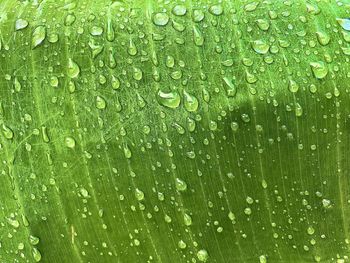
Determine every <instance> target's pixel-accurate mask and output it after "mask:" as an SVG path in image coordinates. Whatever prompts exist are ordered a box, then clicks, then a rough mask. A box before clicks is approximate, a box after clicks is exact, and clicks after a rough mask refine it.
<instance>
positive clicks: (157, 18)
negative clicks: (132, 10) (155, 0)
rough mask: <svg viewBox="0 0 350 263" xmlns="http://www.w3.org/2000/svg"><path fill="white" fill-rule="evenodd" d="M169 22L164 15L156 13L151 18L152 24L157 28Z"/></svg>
mask: <svg viewBox="0 0 350 263" xmlns="http://www.w3.org/2000/svg"><path fill="white" fill-rule="evenodd" d="M168 22H169V16H168V15H167V14H166V13H157V14H155V15H154V17H153V23H154V24H155V25H157V26H165V25H166V24H168Z"/></svg>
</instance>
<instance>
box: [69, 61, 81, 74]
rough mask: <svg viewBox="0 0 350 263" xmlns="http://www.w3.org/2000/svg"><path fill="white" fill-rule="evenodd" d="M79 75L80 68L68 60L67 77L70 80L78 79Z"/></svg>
mask: <svg viewBox="0 0 350 263" xmlns="http://www.w3.org/2000/svg"><path fill="white" fill-rule="evenodd" d="M79 73H80V68H79V66H78V64H77V63H75V62H74V61H73V60H72V59H71V58H69V59H68V71H67V75H68V77H70V78H76V77H78V75H79Z"/></svg>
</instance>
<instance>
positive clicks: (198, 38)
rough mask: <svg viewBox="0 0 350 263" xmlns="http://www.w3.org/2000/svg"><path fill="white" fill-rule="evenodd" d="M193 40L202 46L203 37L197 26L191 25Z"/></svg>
mask: <svg viewBox="0 0 350 263" xmlns="http://www.w3.org/2000/svg"><path fill="white" fill-rule="evenodd" d="M193 41H194V44H195V45H196V46H203V43H204V38H203V36H202V33H201V32H200V31H199V29H198V28H197V27H193Z"/></svg>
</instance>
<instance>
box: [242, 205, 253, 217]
mask: <svg viewBox="0 0 350 263" xmlns="http://www.w3.org/2000/svg"><path fill="white" fill-rule="evenodd" d="M244 213H245V214H246V215H248V216H249V215H251V214H252V209H250V208H249V207H247V208H245V209H244Z"/></svg>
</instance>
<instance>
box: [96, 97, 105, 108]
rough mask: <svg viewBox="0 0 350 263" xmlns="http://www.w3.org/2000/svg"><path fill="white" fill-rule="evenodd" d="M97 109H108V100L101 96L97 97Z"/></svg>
mask: <svg viewBox="0 0 350 263" xmlns="http://www.w3.org/2000/svg"><path fill="white" fill-rule="evenodd" d="M96 108H97V109H99V110H104V109H105V108H106V100H105V99H104V98H102V97H100V96H97V97H96Z"/></svg>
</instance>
